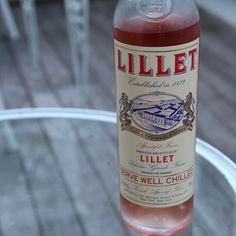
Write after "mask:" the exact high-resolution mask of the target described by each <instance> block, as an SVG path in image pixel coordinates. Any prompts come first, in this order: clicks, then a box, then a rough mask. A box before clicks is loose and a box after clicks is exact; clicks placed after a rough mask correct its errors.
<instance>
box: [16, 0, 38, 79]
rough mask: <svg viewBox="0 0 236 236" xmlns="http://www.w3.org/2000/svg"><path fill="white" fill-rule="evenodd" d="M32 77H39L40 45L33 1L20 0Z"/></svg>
mask: <svg viewBox="0 0 236 236" xmlns="http://www.w3.org/2000/svg"><path fill="white" fill-rule="evenodd" d="M20 2H21V9H22V14H23V19H24V25H25V30H26V36H27V41H28V44H29V52H30V56H31V61H32V67H33V72H34V76H33V78H38V77H39V76H40V43H39V29H38V22H37V12H36V7H35V0H20Z"/></svg>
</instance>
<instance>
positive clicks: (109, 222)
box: [25, 67, 122, 235]
mask: <svg viewBox="0 0 236 236" xmlns="http://www.w3.org/2000/svg"><path fill="white" fill-rule="evenodd" d="M51 69H52V70H54V69H55V68H53V67H51ZM25 78H26V80H27V81H28V79H27V77H25ZM48 79H51V78H48ZM59 79H60V78H59ZM29 84H31V82H29ZM44 86H47V84H46V83H45V84H44ZM34 90H35V89H34V86H30V91H31V92H32V93H34V95H33V98H34V100H35V103H36V105H38V106H40V105H41V101H40V100H39V99H38V98H37V91H34ZM52 92H53V93H54V91H52ZM56 102H57V101H56V100H55V103H56ZM65 124H66V122H65ZM52 126H53V124H51V123H50V124H49V123H48V122H44V125H43V127H45V128H46V131H47V132H49V129H50V127H52ZM57 129H58V128H57ZM65 130H67V132H68V131H69V130H70V129H65ZM64 133H65V132H64V130H63V135H64ZM53 137H54V138H55V136H53ZM52 142H54V140H52ZM59 147H62V148H64V147H63V146H62V145H60V146H58V145H56V146H55V147H54V151H55V152H57V153H62V152H61V151H62V150H61V149H60V152H58V151H57V148H59ZM53 156H54V155H53ZM60 160H61V161H62V160H64V155H63V156H61V155H60ZM54 163H55V159H54ZM56 166H57V169H59V167H60V165H57V164H56ZM65 166H66V165H63V167H65ZM63 171H64V169H63ZM66 171H67V172H66V173H67V176H69V177H70V176H71V175H72V174H71V171H70V170H69V169H66ZM78 172H79V171H78ZM87 172H88V174H90V175H91V176H93V172H91V173H90V172H89V170H87ZM75 173H76V172H75ZM94 179H95V180H96V178H94ZM77 182H78V181H77ZM67 183H68V184H69V186H70V190H71V193H72V194H74V190H73V188H72V187H74V186H75V184H76V183H74V182H73V183H72V185H71V184H70V183H69V182H67ZM64 185H65V184H64ZM94 185H95V186H98V187H99V184H96V183H95V184H92V185H91V186H94ZM104 196H106V195H105V194H104V195H102V194H101V198H102V199H103V202H104V203H107V200H106V199H104ZM85 200H87V201H89V202H88V204H87V205H88V207H89V206H90V207H91V204H92V202H91V200H92V201H93V202H94V204H95V203H96V201H95V200H94V199H93V198H88V199H87V198H85ZM98 200H99V199H98ZM100 200H101V199H100ZM80 203H81V201H80V200H77V201H76V204H77V205H78V207H80V208H79V209H78V211H80V214H82V215H83V216H84V217H83V218H85V219H87V220H88V219H89V218H90V220H89V221H88V223H87V225H86V226H87V232H88V233H89V235H95V231H94V230H96V232H98V230H99V228H100V231H101V233H102V232H103V233H105V235H111V234H112V232H113V231H114V227H115V228H117V230H116V232H117V233H118V234H119V235H120V233H121V232H122V227H121V225H120V224H119V223H117V227H116V222H115V221H114V219H113V218H112V217H111V216H112V214H111V213H112V208H103V207H102V208H101V210H102V212H101V210H99V211H98V210H97V211H95V212H91V214H93V215H94V216H97V217H95V218H94V222H92V220H91V216H92V215H91V214H90V217H89V218H88V217H87V218H86V214H88V213H87V212H84V211H82V210H81V207H82V206H81V204H80ZM85 203H86V201H85ZM96 205H97V206H99V205H101V204H96ZM103 205H104V204H103ZM101 206H102V205H101ZM82 209H83V208H82ZM110 211H111V212H110ZM105 213H107V215H106V216H105V215H104V214H105ZM99 214H102V216H103V220H104V222H107V224H106V225H112V227H107V226H106V227H105V228H102V227H101V224H100V223H99V221H98V219H100V218H101V217H99V216H100V215H99ZM114 217H115V218H116V216H114ZM112 222H113V223H112ZM92 223H93V224H92ZM90 225H91V227H89V226H90Z"/></svg>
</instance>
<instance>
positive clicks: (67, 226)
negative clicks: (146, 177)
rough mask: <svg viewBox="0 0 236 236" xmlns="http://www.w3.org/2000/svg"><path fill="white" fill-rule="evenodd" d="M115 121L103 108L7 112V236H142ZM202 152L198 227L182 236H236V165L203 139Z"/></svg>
mask: <svg viewBox="0 0 236 236" xmlns="http://www.w3.org/2000/svg"><path fill="white" fill-rule="evenodd" d="M115 123H116V116H115V113H112V112H102V111H95V110H83V109H66V108H62V109H59V108H55V109H53V108H50V109H44V108H38V109H37V108H36V109H19V110H5V111H1V112H0V131H1V132H0V184H1V185H0V186H1V187H0V236H8V235H9V236H39V235H40V236H41V235H43V236H65V235H68V236H77V235H81V236H84V235H85V236H126V235H128V236H129V235H137V234H135V233H134V232H131V231H130V230H129V229H128V228H127V227H126V226H125V225H124V223H123V222H122V219H121V216H120V211H119V193H118V164H117V151H116V126H115ZM196 153H197V174H196V191H195V192H196V194H195V210H194V220H193V225H192V227H191V228H190V227H189V228H188V229H186V230H185V232H181V233H180V234H178V236H180V235H181V236H190V235H193V236H218V235H219V236H236V224H235V223H236V166H235V164H234V163H233V162H231V161H230V160H229V159H228V158H227V157H226V156H225V155H224V154H222V153H221V152H219V151H218V150H216V149H215V148H214V147H212V146H210V145H208V144H207V143H205V142H203V141H202V140H199V139H198V140H197V149H196ZM192 231H193V233H191V232H192Z"/></svg>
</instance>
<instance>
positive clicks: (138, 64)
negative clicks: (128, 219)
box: [114, 39, 199, 208]
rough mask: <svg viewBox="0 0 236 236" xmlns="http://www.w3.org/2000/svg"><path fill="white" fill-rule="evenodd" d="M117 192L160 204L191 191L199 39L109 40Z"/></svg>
mask: <svg viewBox="0 0 236 236" xmlns="http://www.w3.org/2000/svg"><path fill="white" fill-rule="evenodd" d="M114 49H115V65H116V96H117V109H118V110H117V114H118V146H119V147H118V148H119V171H120V192H121V195H122V196H123V197H124V198H126V199H127V200H128V201H130V202H132V203H134V204H136V205H140V206H145V207H152V208H164V207H171V206H176V205H179V204H182V203H184V202H185V201H187V200H189V199H190V198H191V197H192V196H193V189H194V183H193V179H194V162H195V141H196V109H197V87H198V63H199V60H198V58H199V39H196V40H195V41H193V42H190V43H187V44H183V45H178V46H171V47H138V46H132V45H127V44H124V43H121V42H118V41H117V40H115V47H114Z"/></svg>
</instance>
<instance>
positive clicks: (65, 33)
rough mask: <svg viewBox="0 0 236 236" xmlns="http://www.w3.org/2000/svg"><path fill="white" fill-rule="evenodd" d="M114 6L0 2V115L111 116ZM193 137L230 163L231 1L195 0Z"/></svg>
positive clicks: (235, 90)
mask: <svg viewBox="0 0 236 236" xmlns="http://www.w3.org/2000/svg"><path fill="white" fill-rule="evenodd" d="M116 3H117V0H90V1H78V0H71V1H60V0H58V1H57V0H39V1H36V2H35V1H31V0H22V1H20V2H19V1H17V0H15V1H14V0H12V1H8V0H1V1H0V4H1V6H0V26H1V27H0V108H1V109H11V108H23V107H45V106H47V107H48V106H49V107H50V106H51V107H58V106H59V107H82V108H85V107H86V108H92V109H100V110H108V111H115V85H114V69H113V37H112V17H113V13H114V8H115V5H116ZM197 4H198V5H199V8H200V14H201V27H202V37H201V70H200V96H199V119H198V136H199V137H200V138H202V139H203V140H205V141H207V142H209V143H210V144H212V145H213V146H215V147H217V148H218V149H220V150H221V151H223V152H224V153H225V154H226V155H228V156H229V157H230V158H231V159H232V160H233V161H234V162H236V124H235V122H236V118H235V117H236V16H235V11H236V1H234V0H227V1H220V0H207V1H205V0H198V1H197Z"/></svg>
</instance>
